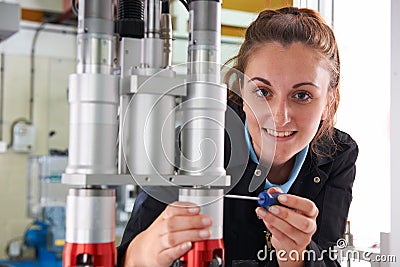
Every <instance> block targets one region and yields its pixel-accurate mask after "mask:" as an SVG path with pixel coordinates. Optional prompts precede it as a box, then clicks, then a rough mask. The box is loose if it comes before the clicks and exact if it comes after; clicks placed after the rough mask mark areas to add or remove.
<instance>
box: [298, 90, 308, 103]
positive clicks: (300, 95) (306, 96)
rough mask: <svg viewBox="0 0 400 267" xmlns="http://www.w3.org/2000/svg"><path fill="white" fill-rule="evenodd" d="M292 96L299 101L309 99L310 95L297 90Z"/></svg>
mask: <svg viewBox="0 0 400 267" xmlns="http://www.w3.org/2000/svg"><path fill="white" fill-rule="evenodd" d="M294 97H295V98H296V99H298V100H300V101H304V102H305V101H309V100H311V95H310V94H309V93H307V92H298V93H296V94H295V95H294Z"/></svg>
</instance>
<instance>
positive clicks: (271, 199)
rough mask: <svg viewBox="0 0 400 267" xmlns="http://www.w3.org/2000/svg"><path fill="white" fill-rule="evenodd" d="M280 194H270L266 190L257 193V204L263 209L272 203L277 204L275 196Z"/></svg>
mask: <svg viewBox="0 0 400 267" xmlns="http://www.w3.org/2000/svg"><path fill="white" fill-rule="evenodd" d="M281 194H282V193H273V194H270V193H268V192H267V191H263V192H261V193H260V194H259V195H258V197H259V200H258V205H260V206H261V207H263V208H264V209H269V207H270V206H272V205H279V201H278V199H277V198H278V196H279V195H281Z"/></svg>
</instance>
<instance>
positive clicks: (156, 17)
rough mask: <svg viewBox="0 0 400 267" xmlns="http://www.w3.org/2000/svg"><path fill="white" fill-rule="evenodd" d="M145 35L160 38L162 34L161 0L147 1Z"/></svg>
mask: <svg viewBox="0 0 400 267" xmlns="http://www.w3.org/2000/svg"><path fill="white" fill-rule="evenodd" d="M145 10H146V13H145V18H144V19H145V36H146V37H150V38H158V37H159V36H160V16H161V6H160V0H147V1H145Z"/></svg>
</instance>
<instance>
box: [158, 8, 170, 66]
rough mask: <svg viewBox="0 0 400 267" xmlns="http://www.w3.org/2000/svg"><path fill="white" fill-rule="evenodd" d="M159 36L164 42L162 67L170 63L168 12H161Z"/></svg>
mask: <svg viewBox="0 0 400 267" xmlns="http://www.w3.org/2000/svg"><path fill="white" fill-rule="evenodd" d="M160 28H161V29H160V38H161V39H162V40H163V42H164V46H163V47H164V49H163V61H162V67H163V68H165V67H168V66H171V64H172V19H171V15H170V14H161V27H160Z"/></svg>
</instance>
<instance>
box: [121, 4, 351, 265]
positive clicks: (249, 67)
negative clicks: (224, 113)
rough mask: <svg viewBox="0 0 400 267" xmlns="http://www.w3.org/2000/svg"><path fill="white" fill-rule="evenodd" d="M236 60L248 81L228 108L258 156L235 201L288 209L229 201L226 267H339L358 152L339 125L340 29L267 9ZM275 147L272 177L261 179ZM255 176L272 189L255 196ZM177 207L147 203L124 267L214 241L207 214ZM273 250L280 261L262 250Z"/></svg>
mask: <svg viewBox="0 0 400 267" xmlns="http://www.w3.org/2000/svg"><path fill="white" fill-rule="evenodd" d="M233 61H234V62H235V65H234V69H236V70H237V71H239V72H242V73H243V74H244V75H242V76H240V75H239V76H240V77H239V79H238V81H239V82H238V84H239V85H240V86H238V87H239V89H238V92H236V94H235V93H232V92H230V101H229V105H230V106H231V107H233V108H234V109H235V108H236V109H237V112H238V114H239V116H241V118H242V120H243V127H242V128H240V129H237V131H241V132H243V136H244V139H245V140H247V145H248V149H249V151H250V156H249V157H248V158H247V161H246V162H245V171H244V173H243V175H242V176H241V179H240V181H239V182H238V183H237V184H236V185H235V186H234V188H233V189H232V190H231V192H230V193H232V194H240V195H248V196H257V195H258V193H259V192H261V191H262V190H265V189H267V190H268V191H269V192H271V193H273V192H281V193H282V192H283V193H284V194H282V195H280V196H279V197H278V200H279V202H280V203H281V204H282V205H279V206H271V207H270V208H269V209H268V210H266V209H263V208H261V207H258V206H257V203H255V201H238V200H235V199H225V200H224V243H225V266H336V265H339V264H338V263H337V262H336V261H335V255H334V254H332V251H329V248H330V247H332V246H333V245H335V244H336V242H337V241H338V239H340V238H341V237H342V235H343V232H344V227H345V221H346V218H347V215H348V210H349V206H350V202H351V199H352V185H353V181H354V177H355V161H356V158H357V155H358V148H357V145H356V143H355V142H354V141H353V140H352V138H351V137H350V136H349V135H348V134H346V133H344V132H341V131H339V130H337V129H335V128H334V127H333V125H334V116H335V113H336V110H337V108H338V104H339V76H340V62H339V53H338V47H337V44H336V41H335V37H334V34H333V32H332V30H331V29H330V28H329V26H327V25H326V24H325V22H324V21H323V19H322V18H321V17H320V15H319V14H318V13H317V12H315V11H313V10H309V9H298V8H283V9H280V10H276V11H273V10H265V11H263V12H261V13H260V15H259V16H258V18H257V19H256V20H255V21H254V22H253V23H252V24H251V25H250V26H249V28H248V29H247V31H246V36H245V41H244V43H243V44H242V46H241V49H240V51H239V53H238V55H237V56H236V57H235V58H234V59H233ZM272 145H273V146H274V147H275V151H274V157H273V161H272V165H271V167H270V170H269V172H263V171H260V169H258V164H259V163H263V159H264V156H263V154H264V155H268V151H271V149H268V148H270V146H272ZM265 151H267V152H265ZM255 171H258V174H257V175H258V176H262V177H263V179H264V178H265V184H262V185H261V186H260V187H259V188H258V189H257V190H256V191H255V192H248V191H249V190H248V188H249V182H250V180H251V179H252V177H253V174H254V173H255ZM228 174H229V169H228ZM176 204H177V203H175V205H166V204H163V203H160V202H158V201H157V200H155V199H153V198H152V197H150V196H148V195H147V194H146V193H144V192H142V193H141V194H140V195H139V197H138V200H137V202H136V203H135V208H134V211H133V213H132V217H131V219H130V221H129V223H128V226H127V228H126V230H125V234H124V237H123V240H122V242H121V245H120V247H119V250H118V260H119V265H121V266H152V267H153V266H170V265H171V264H172V263H173V261H174V260H175V259H177V258H179V257H180V256H182V255H183V254H185V253H186V252H187V251H188V250H189V249H190V248H191V246H192V242H195V241H199V240H204V239H207V238H208V237H209V236H210V232H209V227H210V225H212V220H211V218H210V217H209V216H207V215H201V214H199V211H200V209H199V207H196V206H191V207H186V208H181V207H177V205H176ZM269 245H272V248H273V249H274V253H272V252H265V253H264V252H263V249H264V248H266V247H269ZM270 255H272V256H270ZM240 264H242V265H240Z"/></svg>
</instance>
